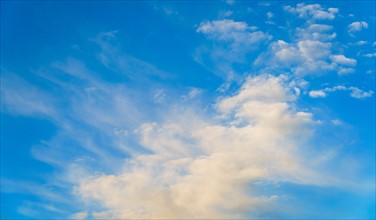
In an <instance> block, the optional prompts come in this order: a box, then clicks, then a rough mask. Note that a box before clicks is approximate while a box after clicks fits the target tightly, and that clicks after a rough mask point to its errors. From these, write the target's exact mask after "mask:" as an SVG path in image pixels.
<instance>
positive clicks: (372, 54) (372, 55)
mask: <svg viewBox="0 0 376 220" xmlns="http://www.w3.org/2000/svg"><path fill="white" fill-rule="evenodd" d="M363 56H365V57H368V58H372V57H376V52H374V53H366V54H364V55H363Z"/></svg>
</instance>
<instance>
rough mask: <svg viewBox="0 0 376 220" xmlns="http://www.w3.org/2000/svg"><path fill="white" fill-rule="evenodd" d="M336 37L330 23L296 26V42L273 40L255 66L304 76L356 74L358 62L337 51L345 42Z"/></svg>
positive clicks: (294, 37) (293, 40)
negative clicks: (336, 39) (337, 39)
mask: <svg viewBox="0 0 376 220" xmlns="http://www.w3.org/2000/svg"><path fill="white" fill-rule="evenodd" d="M336 36H337V34H336V33H335V32H333V27H332V26H330V25H327V24H316V23H312V22H309V23H306V24H304V25H303V27H298V28H296V30H295V32H294V35H293V37H292V42H286V41H283V40H277V41H274V42H272V43H271V44H270V45H269V47H268V49H267V50H266V51H265V52H263V53H261V54H260V55H259V56H258V57H257V59H256V60H255V61H254V66H255V67H258V68H265V69H266V71H289V72H292V73H294V74H295V75H296V76H301V77H304V76H306V75H324V74H326V73H330V72H336V73H337V74H338V75H344V74H349V73H353V72H355V69H354V67H355V66H356V64H357V61H356V60H355V59H352V58H349V57H346V56H345V55H344V54H336V53H335V52H334V51H335V50H336V47H337V46H338V45H341V44H338V42H333V40H334V39H335V38H336ZM334 45H337V46H336V47H334Z"/></svg>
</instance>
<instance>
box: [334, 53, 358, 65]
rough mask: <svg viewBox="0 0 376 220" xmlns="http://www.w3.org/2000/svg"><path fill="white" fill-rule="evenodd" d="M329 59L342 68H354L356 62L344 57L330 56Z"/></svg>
mask: <svg viewBox="0 0 376 220" xmlns="http://www.w3.org/2000/svg"><path fill="white" fill-rule="evenodd" d="M330 59H331V60H332V61H333V62H335V63H338V64H341V65H344V66H355V65H356V60H355V59H351V58H347V57H345V56H344V55H331V56H330Z"/></svg>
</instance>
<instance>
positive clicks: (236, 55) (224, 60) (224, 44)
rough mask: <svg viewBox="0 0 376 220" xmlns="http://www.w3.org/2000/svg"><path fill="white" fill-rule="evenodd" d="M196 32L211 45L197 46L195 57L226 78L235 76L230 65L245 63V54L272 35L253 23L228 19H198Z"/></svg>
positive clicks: (234, 71) (231, 78)
mask: <svg viewBox="0 0 376 220" xmlns="http://www.w3.org/2000/svg"><path fill="white" fill-rule="evenodd" d="M196 32H198V33H202V34H204V35H205V36H206V37H207V38H208V39H209V40H211V41H212V42H214V44H212V46H201V47H199V48H198V49H197V50H196V53H195V55H194V56H195V60H196V61H197V62H198V63H200V64H202V65H204V66H205V67H207V68H208V69H210V70H211V71H212V72H213V73H215V74H217V75H220V76H222V77H224V78H225V79H226V80H230V81H232V80H234V78H237V77H238V75H239V73H237V72H236V70H234V68H233V67H232V66H233V64H234V63H241V64H242V63H246V62H247V55H249V54H251V52H254V51H256V50H257V49H258V48H259V47H260V46H261V45H263V44H265V43H267V42H268V41H269V40H270V39H271V38H272V37H271V36H270V35H269V34H267V33H264V32H262V31H259V30H258V28H257V27H256V26H249V25H248V24H247V23H246V22H242V21H233V20H228V19H224V20H215V21H204V22H201V23H200V25H199V26H198V28H197V29H196Z"/></svg>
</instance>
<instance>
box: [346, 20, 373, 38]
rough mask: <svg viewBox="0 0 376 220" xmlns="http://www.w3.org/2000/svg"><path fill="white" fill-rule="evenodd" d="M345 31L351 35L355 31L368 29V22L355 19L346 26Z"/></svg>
mask: <svg viewBox="0 0 376 220" xmlns="http://www.w3.org/2000/svg"><path fill="white" fill-rule="evenodd" d="M347 29H348V30H347V31H348V32H349V34H350V35H353V34H354V33H355V32H359V31H361V30H363V29H368V24H367V22H365V21H356V22H353V23H351V24H349V26H348V27H347Z"/></svg>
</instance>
